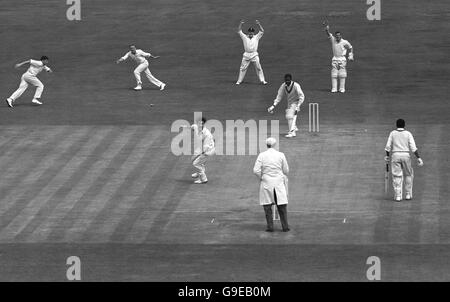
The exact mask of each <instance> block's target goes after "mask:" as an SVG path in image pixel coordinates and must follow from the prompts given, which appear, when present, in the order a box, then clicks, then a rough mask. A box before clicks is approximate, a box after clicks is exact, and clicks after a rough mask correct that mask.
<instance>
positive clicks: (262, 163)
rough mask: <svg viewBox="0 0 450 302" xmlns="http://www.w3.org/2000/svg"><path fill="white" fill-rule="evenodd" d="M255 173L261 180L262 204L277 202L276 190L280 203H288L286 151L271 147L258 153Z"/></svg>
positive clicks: (260, 194)
mask: <svg viewBox="0 0 450 302" xmlns="http://www.w3.org/2000/svg"><path fill="white" fill-rule="evenodd" d="M253 173H254V174H255V175H256V176H258V177H259V179H260V180H261V184H260V188H259V203H260V205H269V204H274V203H275V198H274V193H273V192H274V190H275V191H276V194H277V203H278V204H279V205H283V204H287V203H288V188H287V175H288V173H289V166H288V163H287V160H286V157H285V156H284V153H282V152H279V151H277V150H275V149H273V148H269V149H268V150H267V151H264V152H262V153H260V154H259V155H258V158H257V159H256V162H255V166H254V167H253Z"/></svg>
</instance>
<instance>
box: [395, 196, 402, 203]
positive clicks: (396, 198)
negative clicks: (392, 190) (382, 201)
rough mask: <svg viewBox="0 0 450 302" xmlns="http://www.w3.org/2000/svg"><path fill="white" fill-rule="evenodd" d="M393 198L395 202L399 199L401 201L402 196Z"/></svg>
mask: <svg viewBox="0 0 450 302" xmlns="http://www.w3.org/2000/svg"><path fill="white" fill-rule="evenodd" d="M394 200H395V201H397V202H400V201H402V197H401V196H396V197H395V198H394Z"/></svg>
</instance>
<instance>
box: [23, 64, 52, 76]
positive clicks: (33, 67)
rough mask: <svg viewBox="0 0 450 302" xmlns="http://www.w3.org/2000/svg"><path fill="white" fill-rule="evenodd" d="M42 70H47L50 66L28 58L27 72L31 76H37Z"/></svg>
mask: <svg viewBox="0 0 450 302" xmlns="http://www.w3.org/2000/svg"><path fill="white" fill-rule="evenodd" d="M42 70H45V71H49V70H50V68H48V67H47V66H45V65H44V63H42V61H38V60H30V67H29V68H28V70H27V72H28V73H29V74H31V75H33V76H37V75H38V74H39V73H40V72H41V71H42Z"/></svg>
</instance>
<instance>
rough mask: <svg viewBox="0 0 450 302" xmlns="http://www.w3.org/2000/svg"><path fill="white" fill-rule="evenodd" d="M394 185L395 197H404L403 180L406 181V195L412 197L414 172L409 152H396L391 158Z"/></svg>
mask: <svg viewBox="0 0 450 302" xmlns="http://www.w3.org/2000/svg"><path fill="white" fill-rule="evenodd" d="M391 170H392V185H393V187H394V194H395V196H394V197H402V195H403V179H404V180H405V191H406V194H410V195H411V196H412V189H413V178H414V170H413V168H412V165H411V157H410V155H409V153H408V152H394V153H392V156H391Z"/></svg>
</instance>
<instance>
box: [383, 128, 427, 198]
mask: <svg viewBox="0 0 450 302" xmlns="http://www.w3.org/2000/svg"><path fill="white" fill-rule="evenodd" d="M385 151H386V156H385V158H384V160H385V161H386V163H388V162H389V155H390V154H392V155H391V157H390V161H391V170H392V185H393V187H394V200H395V201H401V200H402V198H403V191H402V189H403V175H404V176H405V191H406V194H405V198H406V200H410V199H412V188H413V178H414V171H413V168H412V165H411V157H410V154H409V153H410V152H413V153H414V154H415V156H416V157H417V163H418V165H419V167H421V166H423V161H422V159H421V158H420V156H419V151H418V150H417V147H416V143H415V141H414V137H413V136H412V134H411V132H409V131H406V130H405V121H404V120H402V119H398V120H397V129H396V130H394V131H392V132H391V133H390V134H389V138H388V141H387V144H386V148H385Z"/></svg>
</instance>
